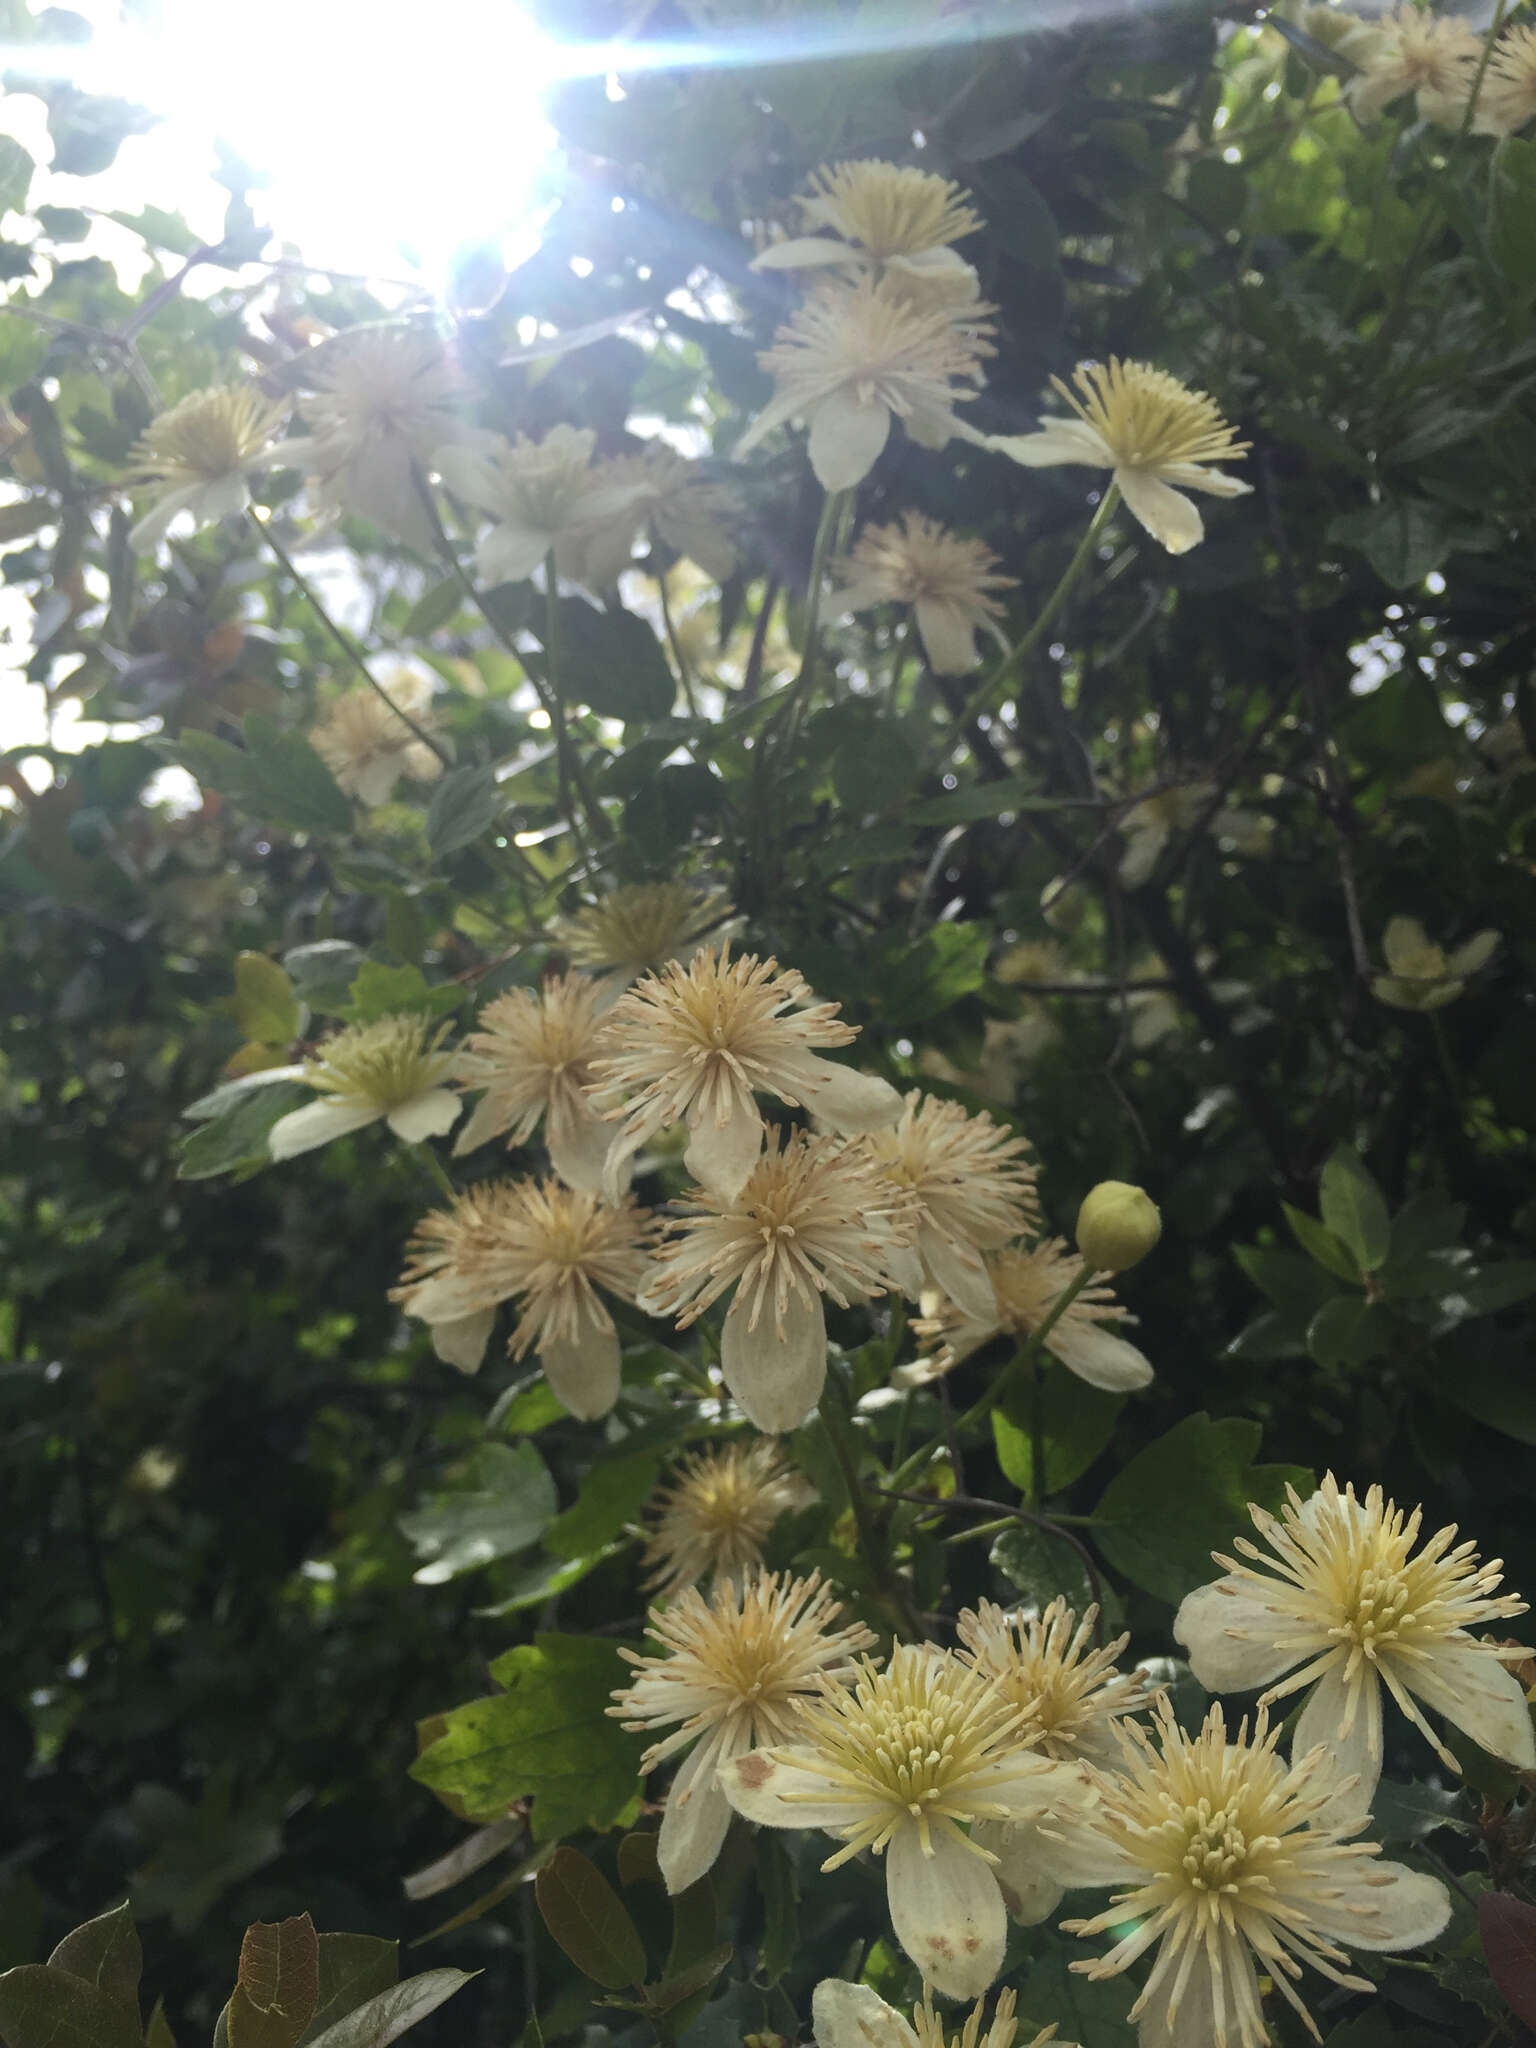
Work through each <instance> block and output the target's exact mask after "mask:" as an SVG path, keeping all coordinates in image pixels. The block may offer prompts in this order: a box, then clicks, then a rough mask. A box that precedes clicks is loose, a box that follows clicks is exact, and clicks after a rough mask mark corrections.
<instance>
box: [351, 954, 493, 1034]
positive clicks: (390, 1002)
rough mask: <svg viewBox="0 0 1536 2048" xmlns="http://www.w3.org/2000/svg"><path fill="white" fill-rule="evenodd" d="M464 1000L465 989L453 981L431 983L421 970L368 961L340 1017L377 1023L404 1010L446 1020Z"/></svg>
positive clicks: (362, 967) (356, 975) (354, 980)
mask: <svg viewBox="0 0 1536 2048" xmlns="http://www.w3.org/2000/svg"><path fill="white" fill-rule="evenodd" d="M463 1000H464V991H463V989H461V988H456V987H455V986H454V985H453V983H452V982H436V983H431V982H428V980H427V978H426V976H425V975H424V974H423V973H422V971H421V969H420V968H419V967H386V966H385V964H384V962H383V961H382V960H364V961H363V962H362V964H361V966H359V968H358V970H357V972H356V974H354V975H353V977H352V986H351V988H350V990H349V991H348V994H347V1001H346V1005H345V1007H344V1008H343V1009H342V1010H341V1011H340V1013H339V1014H340V1015H341V1016H342V1017H344V1018H345V1019H346V1021H347V1022H348V1023H349V1024H373V1023H375V1022H376V1021H377V1020H378V1019H379V1018H380V1017H392V1016H396V1015H398V1014H399V1013H400V1012H402V1011H409V1012H415V1013H416V1014H418V1015H420V1016H424V1017H446V1016H447V1015H449V1013H450V1012H451V1011H454V1010H456V1009H457V1008H458V1007H459V1005H460V1003H462V1002H463Z"/></svg>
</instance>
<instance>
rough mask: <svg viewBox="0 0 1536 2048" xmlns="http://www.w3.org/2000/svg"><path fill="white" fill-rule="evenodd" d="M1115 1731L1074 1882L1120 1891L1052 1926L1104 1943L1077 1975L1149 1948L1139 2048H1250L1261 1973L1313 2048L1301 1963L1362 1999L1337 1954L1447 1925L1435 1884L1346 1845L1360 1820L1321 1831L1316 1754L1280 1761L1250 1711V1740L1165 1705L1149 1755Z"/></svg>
mask: <svg viewBox="0 0 1536 2048" xmlns="http://www.w3.org/2000/svg"><path fill="white" fill-rule="evenodd" d="M1122 1730H1123V1740H1124V1743H1125V1755H1124V1759H1123V1768H1122V1770H1121V1771H1120V1772H1119V1773H1118V1774H1116V1775H1114V1776H1100V1777H1099V1778H1098V1779H1097V1781H1096V1783H1097V1789H1098V1793H1099V1802H1098V1806H1097V1809H1096V1811H1095V1812H1094V1814H1093V1815H1092V1825H1091V1839H1089V1838H1087V1837H1085V1838H1084V1839H1083V1841H1082V1845H1081V1847H1080V1848H1079V1850H1078V1855H1077V1864H1078V1868H1077V1872H1076V1874H1075V1881H1076V1882H1077V1883H1080V1884H1091V1885H1116V1886H1120V1887H1122V1889H1120V1890H1117V1891H1116V1892H1115V1895H1114V1897H1113V1899H1112V1900H1111V1902H1110V1905H1109V1907H1108V1909H1107V1910H1106V1911H1105V1912H1102V1913H1100V1914H1098V1915H1097V1916H1096V1917H1094V1918H1093V1919H1090V1920H1064V1921H1063V1922H1062V1923H1061V1924H1062V1927H1063V1928H1064V1930H1065V1931H1066V1932H1067V1933H1069V1934H1081V1935H1091V1934H1102V1933H1104V1932H1105V1931H1106V1930H1110V1929H1112V1930H1113V1931H1114V1933H1115V1934H1116V1936H1117V1939H1116V1942H1115V1945H1114V1947H1113V1948H1111V1949H1110V1950H1109V1952H1108V1953H1107V1954H1106V1955H1103V1956H1100V1957H1097V1958H1095V1959H1094V1960H1093V1961H1091V1962H1074V1963H1073V1964H1072V1968H1073V1969H1074V1970H1075V1971H1077V1972H1079V1973H1080V1974H1081V1975H1083V1976H1085V1977H1090V1978H1094V1979H1099V1978H1105V1977H1115V1976H1118V1975H1119V1974H1120V1973H1121V1972H1122V1971H1123V1970H1126V1969H1128V1968H1129V1967H1130V1965H1131V1964H1132V1963H1134V1962H1135V1961H1136V1960H1137V1958H1138V1957H1139V1956H1143V1955H1145V1954H1146V1953H1147V1951H1148V1950H1149V1949H1152V1948H1155V1949H1156V1951H1157V1955H1156V1959H1155V1961H1154V1962H1153V1965H1152V1972H1151V1975H1150V1976H1149V1977H1148V1979H1147V1981H1146V1984H1145V1986H1144V1988H1143V1990H1142V1993H1141V1996H1140V1997H1139V1998H1138V1999H1137V2000H1136V2003H1135V2004H1134V2005H1133V2006H1132V2007H1131V2012H1130V2017H1131V2018H1132V2019H1133V2020H1139V2021H1140V2023H1141V2048H1264V2044H1265V2043H1267V2042H1268V2041H1269V2039H1270V2034H1269V2031H1268V2029H1267V2028H1266V2027H1265V2024H1264V2013H1263V2007H1262V2001H1261V1993H1260V1989H1259V1972H1260V1971H1261V1970H1262V1971H1263V1972H1264V1974H1265V1975H1266V1976H1267V1977H1268V1978H1269V1979H1270V1981H1271V1982H1272V1983H1273V1985H1274V1988H1275V1989H1276V1991H1278V1992H1279V1993H1280V1996H1281V1997H1282V1998H1283V1999H1284V2000H1285V2001H1286V2003H1287V2004H1288V2005H1289V2006H1291V2008H1292V2009H1293V2010H1294V2011H1295V2012H1296V2013H1297V2014H1298V2015H1299V2016H1300V2018H1301V2020H1302V2023H1303V2024H1304V2026H1305V2027H1306V2028H1307V2031H1308V2032H1309V2033H1310V2034H1311V2035H1312V2037H1313V2039H1314V2040H1317V2039H1320V2038H1321V2037H1320V2036H1319V2034H1318V2031H1317V2028H1316V2026H1315V2024H1314V2022H1313V2020H1312V2017H1311V2015H1310V2014H1309V2013H1308V2011H1307V2009H1306V2006H1305V2005H1304V2004H1303V2002H1302V2000H1301V1997H1300V1995H1299V1993H1298V1992H1297V1991H1296V1989H1295V1985H1296V1982H1297V1981H1298V1980H1299V1978H1300V1977H1301V1974H1302V1965H1303V1964H1308V1965H1310V1966H1311V1968H1313V1969H1314V1970H1317V1971H1318V1972H1319V1973H1320V1974H1321V1975H1322V1976H1324V1977H1327V1978H1328V1979H1330V1981H1331V1982H1333V1983H1335V1984H1340V1985H1343V1986H1344V1987H1345V1989H1347V1990H1350V1991H1370V1990H1372V1989H1374V1986H1373V1985H1372V1984H1371V1981H1370V1979H1369V1978H1366V1977H1359V1976H1355V1975H1352V1974H1350V1970H1349V1964H1350V1957H1349V1950H1350V1949H1352V1948H1357V1949H1366V1950H1369V1951H1372V1952H1383V1951H1384V1952H1387V1953H1391V1952H1393V1951H1396V1950H1400V1949H1407V1948H1418V1947H1421V1946H1422V1945H1423V1943H1425V1942H1427V1941H1433V1939H1434V1938H1435V1936H1436V1935H1437V1934H1438V1933H1439V1932H1440V1931H1441V1929H1442V1928H1443V1927H1444V1926H1445V1924H1446V1922H1447V1921H1448V1920H1449V1918H1450V1914H1451V1902H1450V1895H1449V1893H1448V1892H1447V1891H1446V1889H1445V1886H1444V1885H1443V1884H1441V1883H1440V1881H1439V1880H1438V1878H1433V1877H1426V1876H1424V1875H1422V1874H1421V1873H1420V1872H1419V1871H1416V1870H1409V1869H1408V1868H1407V1867H1406V1866H1405V1865H1403V1864H1401V1863H1387V1862H1380V1861H1377V1858H1378V1857H1379V1856H1380V1854H1381V1851H1380V1848H1379V1846H1378V1845H1377V1844H1376V1843H1375V1842H1354V1841H1350V1840H1349V1839H1348V1838H1349V1836H1351V1835H1352V1834H1354V1833H1356V1832H1357V1831H1358V1829H1359V1828H1360V1827H1361V1826H1362V1825H1363V1822H1362V1820H1360V1819H1358V1818H1357V1819H1353V1820H1349V1821H1345V1822H1340V1821H1336V1820H1332V1821H1331V1820H1330V1819H1329V1817H1328V1813H1329V1807H1328V1794H1327V1791H1326V1789H1325V1788H1324V1787H1323V1786H1321V1785H1320V1784H1319V1783H1318V1777H1319V1774H1320V1771H1321V1767H1322V1765H1323V1763H1324V1761H1325V1755H1324V1752H1323V1751H1321V1750H1313V1751H1312V1752H1311V1753H1310V1754H1309V1755H1307V1756H1306V1757H1304V1758H1302V1759H1301V1760H1300V1761H1299V1762H1297V1763H1294V1764H1287V1763H1286V1762H1285V1761H1284V1759H1283V1758H1282V1757H1280V1756H1279V1755H1278V1754H1277V1752H1276V1747H1275V1745H1276V1741H1277V1739H1278V1730H1276V1731H1271V1730H1270V1729H1269V1727H1268V1724H1267V1722H1266V1720H1265V1717H1264V1714H1263V1713H1262V1711H1261V1712H1260V1714H1259V1717H1258V1720H1257V1723H1256V1724H1255V1727H1254V1730H1253V1734H1252V1737H1251V1738H1250V1736H1249V1733H1248V1724H1247V1722H1246V1721H1245V1722H1244V1723H1243V1724H1242V1726H1241V1727H1240V1728H1239V1730H1238V1732H1237V1734H1236V1735H1235V1736H1229V1735H1228V1733H1227V1727H1226V1722H1225V1719H1224V1718H1223V1715H1222V1711H1221V1708H1220V1707H1219V1706H1217V1707H1212V1708H1211V1710H1210V1712H1209V1713H1208V1714H1207V1716H1206V1718H1205V1723H1204V1725H1203V1726H1202V1728H1201V1730H1200V1732H1199V1734H1198V1735H1186V1734H1185V1733H1184V1732H1183V1730H1182V1729H1181V1728H1180V1727H1179V1725H1178V1723H1177V1722H1176V1721H1175V1720H1174V1718H1173V1714H1172V1711H1171V1709H1169V1708H1168V1707H1167V1705H1166V1704H1165V1705H1164V1706H1163V1707H1162V1708H1161V1709H1160V1710H1159V1714H1158V1721H1157V1731H1156V1732H1157V1741H1156V1744H1155V1745H1154V1743H1153V1741H1152V1740H1151V1738H1150V1737H1149V1736H1148V1735H1147V1734H1146V1733H1145V1732H1144V1731H1143V1730H1142V1729H1141V1728H1139V1727H1138V1726H1137V1725H1136V1723H1135V1722H1125V1723H1122ZM1127 1929H1128V1930H1129V1931H1128V1932H1127V1931H1126V1930H1127Z"/></svg>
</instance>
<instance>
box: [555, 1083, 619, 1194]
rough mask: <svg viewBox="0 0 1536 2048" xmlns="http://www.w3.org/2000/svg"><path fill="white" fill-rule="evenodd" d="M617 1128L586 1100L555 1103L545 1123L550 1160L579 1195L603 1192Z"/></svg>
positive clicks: (567, 1183) (566, 1182)
mask: <svg viewBox="0 0 1536 2048" xmlns="http://www.w3.org/2000/svg"><path fill="white" fill-rule="evenodd" d="M616 1136H617V1132H616V1131H615V1129H614V1126H613V1125H612V1124H611V1123H608V1122H607V1121H606V1120H605V1119H604V1118H603V1117H600V1116H598V1115H597V1114H596V1112H595V1111H594V1110H593V1109H591V1108H590V1107H589V1106H588V1105H587V1104H586V1103H585V1102H582V1103H578V1104H575V1105H552V1106H551V1109H550V1113H549V1115H548V1117H547V1118H546V1119H545V1124H544V1144H545V1147H546V1148H547V1150H548V1152H549V1159H550V1164H551V1165H552V1166H553V1167H554V1169H555V1172H556V1173H557V1174H559V1176H560V1178H561V1179H562V1180H563V1181H564V1182H565V1184H566V1186H567V1187H568V1188H574V1189H575V1190H576V1192H577V1194H579V1195H600V1194H601V1193H602V1192H603V1168H604V1166H605V1165H606V1164H607V1160H608V1153H609V1149H610V1147H611V1146H612V1144H613V1141H614V1138H615V1137H616Z"/></svg>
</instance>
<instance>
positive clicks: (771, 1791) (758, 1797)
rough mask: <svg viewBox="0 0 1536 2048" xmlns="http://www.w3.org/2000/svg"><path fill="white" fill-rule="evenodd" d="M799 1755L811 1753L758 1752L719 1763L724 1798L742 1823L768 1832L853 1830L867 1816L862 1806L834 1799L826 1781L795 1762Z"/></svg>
mask: <svg viewBox="0 0 1536 2048" xmlns="http://www.w3.org/2000/svg"><path fill="white" fill-rule="evenodd" d="M798 1754H804V1755H806V1756H809V1755H810V1754H811V1752H810V1751H809V1750H806V1751H804V1752H797V1751H795V1750H793V1749H790V1750H785V1751H783V1752H781V1753H780V1754H779V1755H777V1756H775V1755H771V1754H770V1753H769V1752H768V1751H767V1750H762V1749H755V1750H752V1751H750V1752H749V1753H748V1754H747V1755H746V1756H738V1757H733V1758H731V1760H730V1761H729V1762H728V1763H723V1764H721V1766H720V1784H721V1786H722V1787H723V1789H724V1792H725V1796H726V1798H727V1799H729V1800H730V1802H731V1804H732V1806H734V1807H735V1809H736V1811H737V1812H738V1813H739V1814H741V1815H742V1817H743V1818H744V1819H746V1820H755V1821H756V1822H757V1823H758V1825H759V1826H760V1827H765V1828H841V1827H851V1826H853V1825H854V1824H855V1823H856V1822H858V1821H860V1820H862V1819H863V1818H864V1817H865V1812H866V1808H865V1806H864V1804H863V1803H862V1802H861V1801H859V1800H857V1799H848V1798H842V1799H838V1798H836V1797H834V1795H833V1793H832V1791H831V1788H830V1787H829V1786H828V1784H827V1781H826V1779H825V1778H822V1777H818V1776H817V1775H816V1773H815V1772H814V1771H808V1770H806V1769H805V1767H804V1765H803V1764H801V1763H798V1762H797V1761H796V1760H795V1759H796V1757H797V1755H798Z"/></svg>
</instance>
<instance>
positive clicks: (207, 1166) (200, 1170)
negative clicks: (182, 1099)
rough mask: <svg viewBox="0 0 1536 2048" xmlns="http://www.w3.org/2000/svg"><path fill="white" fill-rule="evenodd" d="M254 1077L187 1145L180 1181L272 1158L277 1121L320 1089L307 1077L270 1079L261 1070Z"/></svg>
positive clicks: (180, 1165) (205, 1177) (178, 1169)
mask: <svg viewBox="0 0 1536 2048" xmlns="http://www.w3.org/2000/svg"><path fill="white" fill-rule="evenodd" d="M252 1080H253V1085H252V1086H251V1087H249V1088H248V1089H246V1090H245V1092H244V1093H243V1094H241V1095H240V1096H239V1097H238V1098H236V1099H234V1100H232V1101H231V1102H230V1104H229V1106H228V1107H227V1108H225V1109H223V1110H221V1111H220V1112H219V1113H218V1115H216V1116H214V1117H212V1118H210V1119H209V1121H208V1122H207V1123H205V1124H204V1125H203V1126H202V1128H201V1129H200V1130H196V1131H194V1132H193V1133H192V1135H191V1137H189V1138H188V1139H187V1140H186V1142H185V1143H184V1144H183V1146H182V1148H181V1157H180V1159H179V1161H178V1162H177V1166H176V1177H177V1179H178V1180H212V1179H213V1178H214V1176H215V1175H216V1174H220V1173H233V1172H235V1171H236V1169H237V1168H239V1167H243V1166H256V1165H260V1164H262V1163H263V1162H264V1161H268V1160H270V1157H271V1155H270V1153H269V1152H268V1150H267V1138H268V1136H269V1134H270V1132H271V1129H272V1126H273V1125H274V1124H275V1123H276V1122H277V1120H278V1118H279V1117H282V1116H286V1115H287V1114H288V1112H289V1111H290V1110H291V1109H302V1108H303V1106H304V1104H305V1103H306V1102H313V1101H314V1099H315V1091H314V1090H313V1089H312V1088H307V1087H306V1086H305V1085H304V1083H303V1082H302V1081H267V1080H265V1079H263V1078H262V1077H261V1076H260V1075H256V1076H253V1077H252ZM213 1099H214V1098H213V1097H206V1098H205V1100H209V1101H211V1100H213ZM195 1106H196V1105H194V1107H195ZM189 1113H190V1112H189Z"/></svg>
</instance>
